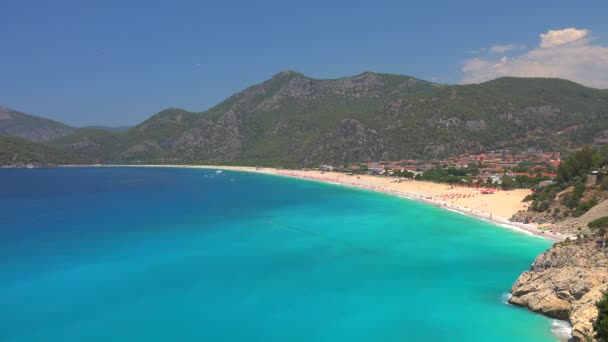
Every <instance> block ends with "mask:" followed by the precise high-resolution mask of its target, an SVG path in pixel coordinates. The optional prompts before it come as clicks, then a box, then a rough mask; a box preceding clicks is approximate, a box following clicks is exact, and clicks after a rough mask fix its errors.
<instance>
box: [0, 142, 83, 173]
mask: <svg viewBox="0 0 608 342" xmlns="http://www.w3.org/2000/svg"><path fill="white" fill-rule="evenodd" d="M76 162H77V160H76V159H74V158H73V157H72V156H70V155H68V154H67V153H65V152H64V151H62V150H59V149H55V148H52V147H50V146H46V145H43V144H40V143H35V142H31V141H28V140H25V139H23V138H19V137H5V136H0V166H26V165H28V164H32V165H37V166H45V165H56V164H71V163H76Z"/></svg>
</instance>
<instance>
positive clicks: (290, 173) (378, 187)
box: [60, 164, 573, 242]
mask: <svg viewBox="0 0 608 342" xmlns="http://www.w3.org/2000/svg"><path fill="white" fill-rule="evenodd" d="M60 167H140V168H146V167H149V168H183V169H210V170H226V171H240V172H250V173H258V174H266V175H274V176H282V177H288V178H296V179H301V180H309V181H316V182H321V183H328V184H335V185H340V186H346V187H350V188H357V189H363V190H369V191H374V192H378V193H383V194H387V195H392V196H397V197H401V198H405V199H409V200H414V201H417V202H422V203H425V204H428V205H433V206H435V207H438V208H442V209H444V210H449V211H452V212H456V213H459V214H463V215H466V216H469V217H473V218H475V219H478V220H482V221H485V222H488V223H492V224H494V225H497V226H499V227H501V228H504V229H510V230H513V231H516V232H518V233H522V234H527V235H530V236H536V237H539V238H543V239H547V240H551V241H555V242H559V241H563V240H565V239H566V238H571V239H572V238H573V237H572V236H568V235H565V234H560V233H557V234H554V233H550V232H545V231H543V230H542V229H540V228H538V227H537V226H536V225H534V224H524V223H519V222H511V221H509V219H508V218H507V217H504V216H500V215H497V214H496V212H494V213H493V212H492V208H487V206H489V204H485V201H484V200H485V199H486V198H488V197H487V196H494V195H481V196H486V197H483V198H480V199H479V200H478V201H473V203H476V204H478V205H479V201H481V206H482V208H483V209H486V210H481V209H479V207H477V209H474V208H470V207H468V206H465V205H462V204H459V203H458V202H459V201H458V199H460V198H457V200H453V197H446V196H450V195H445V194H441V195H439V196H437V195H435V196H433V195H430V194H429V193H423V192H420V191H419V192H416V191H408V190H411V189H407V188H406V187H405V186H406V185H417V186H420V187H422V186H424V187H427V188H428V187H431V188H432V187H434V186H435V187H437V188H439V187H446V186H449V185H447V184H442V183H432V182H420V181H405V182H401V183H395V180H396V178H392V177H382V176H369V175H365V176H346V175H344V174H340V173H336V172H321V171H314V170H309V171H300V170H279V169H275V168H256V167H247V166H218V165H99V164H98V165H61V166H60ZM360 177H364V178H365V179H364V180H361V179H360ZM399 184H401V185H402V186H398V185H399ZM400 187H401V188H403V189H400ZM436 190H437V189H435V192H437V191H436ZM452 190H456V191H464V190H466V192H467V193H468V194H464V195H463V194H461V193H460V192H458V193H456V195H453V196H457V195H459V196H464V198H463V200H464V199H466V198H467V196H468V197H474V196H473V195H471V194H470V192H471V191H474V190H473V189H471V188H464V187H453V186H452V187H450V188H448V189H445V191H444V192H446V193H450V192H451V191H452ZM503 193H506V194H507V195H510V194H511V193H513V194H514V195H515V196H513V197H511V198H509V201H510V202H515V200H517V199H518V198H516V196H517V195H520V196H519V197H521V198H519V199H518V202H521V200H522V199H523V197H524V196H521V191H516V190H509V191H503ZM441 196H443V197H441ZM504 198H505V197H504V196H503V199H504ZM507 198H508V197H507ZM450 199H452V200H451V201H450ZM468 202H471V201H468ZM489 203H491V202H489ZM511 204H512V203H511ZM484 206H486V207H484ZM499 207H501V211H500V213H502V212H503V211H504V209H503V208H502V206H499ZM494 211H496V209H494ZM513 213H514V212H513Z"/></svg>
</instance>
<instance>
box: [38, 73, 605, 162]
mask: <svg viewBox="0 0 608 342" xmlns="http://www.w3.org/2000/svg"><path fill="white" fill-rule="evenodd" d="M604 142H608V91H607V90H598V89H592V88H587V87H584V86H581V85H579V84H576V83H573V82H570V81H565V80H560V79H528V78H500V79H497V80H493V81H489V82H486V83H482V84H476V85H438V84H434V83H431V82H426V81H423V80H419V79H415V78H412V77H408V76H400V75H388V74H378V73H371V72H366V73H363V74H360V75H357V76H354V77H347V78H341V79H334V80H318V79H313V78H309V77H306V76H304V75H302V74H300V73H297V72H293V71H286V72H281V73H279V74H277V75H275V76H274V77H272V78H271V79H270V80H268V81H265V82H263V83H261V84H258V85H255V86H252V87H250V88H247V89H245V90H244V91H242V92H239V93H237V94H235V95H233V96H231V97H230V98H228V99H227V100H225V101H223V102H221V103H220V104H218V105H217V106H215V107H213V108H211V109H209V110H207V111H204V112H200V113H193V112H188V111H185V110H182V109H176V108H172V109H167V110H164V111H162V112H160V113H158V114H156V115H154V116H152V117H151V118H150V119H148V120H146V121H144V122H143V123H141V124H139V125H137V126H136V127H134V128H131V129H130V130H128V131H126V132H110V131H107V130H99V129H79V130H77V131H75V132H74V133H73V134H71V135H66V136H63V137H60V138H58V139H55V140H53V141H50V142H49V143H46V144H47V146H50V147H51V148H53V149H54V150H59V151H64V152H65V153H66V154H67V155H69V156H71V157H72V158H75V159H77V160H79V161H80V162H88V163H97V162H102V163H140V162H141V163H199V162H205V163H224V164H249V165H279V166H303V165H315V164H319V163H334V164H342V163H350V162H364V161H370V160H386V159H391V160H398V159H404V158H436V157H443V156H447V155H452V154H456V153H463V152H477V151H482V150H484V149H495V148H510V149H517V148H525V147H539V148H552V149H553V148H570V147H576V146H581V145H585V144H590V143H598V144H602V143H604Z"/></svg>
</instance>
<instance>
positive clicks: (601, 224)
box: [587, 216, 608, 235]
mask: <svg viewBox="0 0 608 342" xmlns="http://www.w3.org/2000/svg"><path fill="white" fill-rule="evenodd" d="M587 226H588V227H589V228H591V229H595V230H597V231H598V233H599V234H601V235H604V234H605V233H606V228H608V216H604V217H600V218H598V219H595V220H593V221H591V222H589V223H588V224H587Z"/></svg>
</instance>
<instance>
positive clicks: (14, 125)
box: [0, 107, 75, 141]
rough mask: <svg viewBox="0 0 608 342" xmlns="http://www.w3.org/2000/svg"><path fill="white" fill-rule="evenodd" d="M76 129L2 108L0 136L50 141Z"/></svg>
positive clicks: (0, 112) (0, 108)
mask: <svg viewBox="0 0 608 342" xmlns="http://www.w3.org/2000/svg"><path fill="white" fill-rule="evenodd" d="M74 131H75V129H74V128H72V127H69V126H67V125H64V124H62V123H59V122H57V121H53V120H49V119H45V118H41V117H37V116H33V115H29V114H25V113H21V112H18V111H16V110H12V109H9V108H4V107H0V136H16V137H21V138H24V139H27V140H30V141H48V140H52V139H55V138H58V137H61V136H65V135H69V134H72V133H74Z"/></svg>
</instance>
